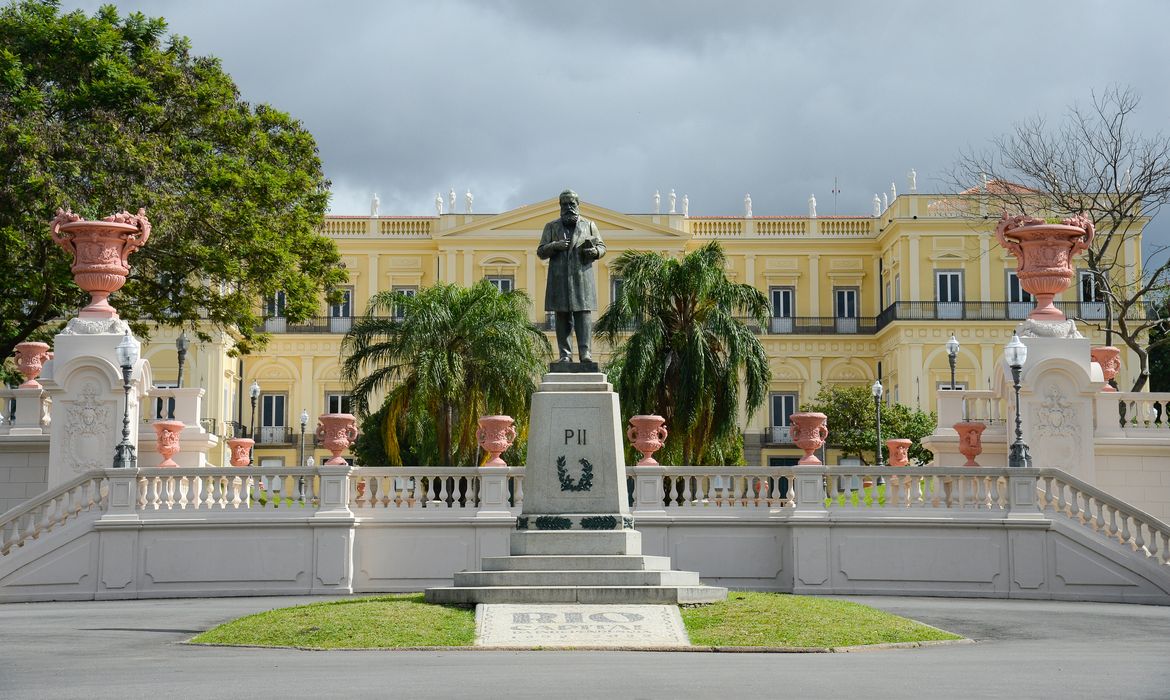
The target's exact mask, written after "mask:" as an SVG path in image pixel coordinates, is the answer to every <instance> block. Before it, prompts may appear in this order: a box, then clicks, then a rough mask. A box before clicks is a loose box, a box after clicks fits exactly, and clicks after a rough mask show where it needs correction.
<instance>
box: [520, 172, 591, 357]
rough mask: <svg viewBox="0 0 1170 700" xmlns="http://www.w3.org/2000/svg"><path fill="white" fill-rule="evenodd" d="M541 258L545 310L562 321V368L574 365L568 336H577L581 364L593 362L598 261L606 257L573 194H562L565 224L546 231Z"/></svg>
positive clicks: (559, 347)
mask: <svg viewBox="0 0 1170 700" xmlns="http://www.w3.org/2000/svg"><path fill="white" fill-rule="evenodd" d="M536 254H537V255H538V256H540V259H541V260H548V261H549V263H548V282H547V284H546V286H545V289H544V310H545V311H553V312H555V313H556V315H557V350H558V351H559V352H560V359H559V360H558V362H572V361H573V348H572V345H571V344H570V341H569V336H570V335H571V334H572V333H573V331H574V330H576V333H577V352H578V355H579V357H580V358H581V362H592V361H593V357H592V355H591V354H590V349H589V342H590V336H591V335H592V331H593V320H592V319H591V318H590V312H591V311H593V309H594V308H595V307H596V306H597V273H596V272H595V271H594V270H593V261H594V260H597V259H598V258H600V257H601V256H603V255H605V243H604V242H603V241H602V240H601V234H599V233H598V232H597V224H595V223H593V222H592V221H589V220H588V219H582V218H581V201H580V199H579V198H578V197H577V193H576V192H574V191H573V190H565V191H564V192H561V218H559V219H556V220H554V221H550V222H548V223H547V224H545V225H544V233H542V234H541V236H540V245H539V246H538V247H537V248H536Z"/></svg>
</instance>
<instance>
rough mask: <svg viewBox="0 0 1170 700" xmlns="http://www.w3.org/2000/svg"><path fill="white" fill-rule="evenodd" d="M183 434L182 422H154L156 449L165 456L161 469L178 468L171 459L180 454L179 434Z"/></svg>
mask: <svg viewBox="0 0 1170 700" xmlns="http://www.w3.org/2000/svg"><path fill="white" fill-rule="evenodd" d="M182 432H183V421H181V420H156V421H155V422H154V435H155V449H157V450H158V453H159V454H160V455H162V456H163V461H162V464H160V465H158V466H160V467H177V466H179V465H178V463H177V462H175V460H173V459H171V458H172V457H174V456H175V455H176V454H178V452H179V434H180V433H182Z"/></svg>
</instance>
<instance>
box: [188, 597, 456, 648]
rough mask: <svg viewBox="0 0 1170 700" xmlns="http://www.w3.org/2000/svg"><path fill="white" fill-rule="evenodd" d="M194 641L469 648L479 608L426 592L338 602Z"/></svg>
mask: <svg viewBox="0 0 1170 700" xmlns="http://www.w3.org/2000/svg"><path fill="white" fill-rule="evenodd" d="M191 641H193V642H197V643H201V644H245V645H250V646H264V647H305V648H311V649H363V648H392V647H447V646H470V645H471V644H473V643H474V641H475V610H474V609H473V608H454V607H446V606H442V605H429V604H427V603H424V602H423V595H422V593H410V594H405V595H386V596H378V597H376V598H355V599H353V600H334V601H330V602H327V603H312V604H310V605H299V606H297V607H294V608H280V609H277V610H269V611H268V612H262V613H258V614H256V615H249V616H247V617H241V618H240V619H238V620H232V621H231V622H228V623H225V624H222V625H220V626H219V627H215V628H213V629H211V630H208V631H207V632H204V633H203V634H201V635H199V636H198V637H195V638H194V639H193V640H191Z"/></svg>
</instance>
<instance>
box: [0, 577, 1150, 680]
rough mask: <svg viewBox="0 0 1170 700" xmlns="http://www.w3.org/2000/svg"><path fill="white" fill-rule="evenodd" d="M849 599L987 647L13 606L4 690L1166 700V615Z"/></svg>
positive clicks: (220, 611) (150, 604) (183, 608)
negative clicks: (770, 648) (379, 637)
mask: <svg viewBox="0 0 1170 700" xmlns="http://www.w3.org/2000/svg"><path fill="white" fill-rule="evenodd" d="M850 599H851V600H858V601H860V602H864V603H867V604H869V605H874V606H876V607H879V608H882V609H885V610H889V611H891V612H894V613H898V614H901V615H906V616H908V617H912V618H914V619H917V620H922V621H923V622H927V623H929V624H932V625H936V626H938V627H942V628H944V629H948V630H951V631H954V632H958V633H961V634H964V635H967V636H970V637H973V638H974V639H977V640H978V641H979V643H978V644H962V645H953V646H945V647H934V648H924V649H895V650H885V651H869V652H863V653H852V654H703V653H673V654H672V653H644V652H560V651H549V652H495V651H473V652H467V651H450V652H298V651H279V650H278V651H270V650H261V649H229V648H216V647H192V646H184V645H180V644H177V643H176V642H179V641H182V640H184V639H187V638H189V637H191V636H192V635H193V634H195V633H196V632H199V631H201V630H203V629H206V628H207V627H210V626H212V625H214V624H216V623H219V622H222V621H225V620H228V619H231V618H233V617H237V616H239V615H242V614H246V613H250V612H256V611H259V610H266V609H269V608H273V607H282V606H285V605H291V604H296V603H300V602H305V601H307V600H308V599H305V598H236V599H202V600H163V601H124V602H100V603H98V602H85V603H28V604H8V605H0V698H4V699H5V700H7V699H9V698H11V699H18V698H53V699H54V700H59V699H61V698H87V699H90V698H151V699H157V698H163V699H166V700H169V699H170V698H174V699H175V700H178V699H179V698H184V699H185V698H248V699H249V700H259V699H260V698H267V697H280V698H314V699H316V700H319V699H320V698H329V697H393V698H409V699H410V700H415V699H421V698H450V697H476V698H485V699H493V698H541V699H543V700H547V699H548V698H578V697H582V698H584V697H608V698H621V700H627V699H634V698H710V697H717V698H727V699H731V698H734V699H736V700H738V698H748V697H769V698H776V697H786V698H814V697H826V698H828V697H851V696H852V697H856V698H866V699H867V700H868V699H869V698H911V697H922V698H999V697H1005V698H1006V697H1010V698H1013V699H1018V698H1044V697H1053V698H1061V700H1070V699H1073V698H1168V697H1170V608H1161V607H1149V606H1137V605H1108V604H1096V603H1056V602H1024V601H983V600H955V599H938V598H879V597H873V598H859V597H853V598H850ZM316 600H319V599H316Z"/></svg>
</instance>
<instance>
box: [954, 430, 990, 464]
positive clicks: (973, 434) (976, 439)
mask: <svg viewBox="0 0 1170 700" xmlns="http://www.w3.org/2000/svg"><path fill="white" fill-rule="evenodd" d="M953 427H954V429H955V432H956V433H958V434H959V452H960V453H962V455H963V456H964V457H966V458H967V462H966V463H965V464H964V465H963V466H964V467H978V466H979V463H978V462H976V461H975V458H976V457H978V456H979V455H980V454H982V452H983V431H984V430H987V426H986V425H984V424H983V423H979V422H977V421H972V420H961V421H959V422H958V423H955V425H954V426H953Z"/></svg>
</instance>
